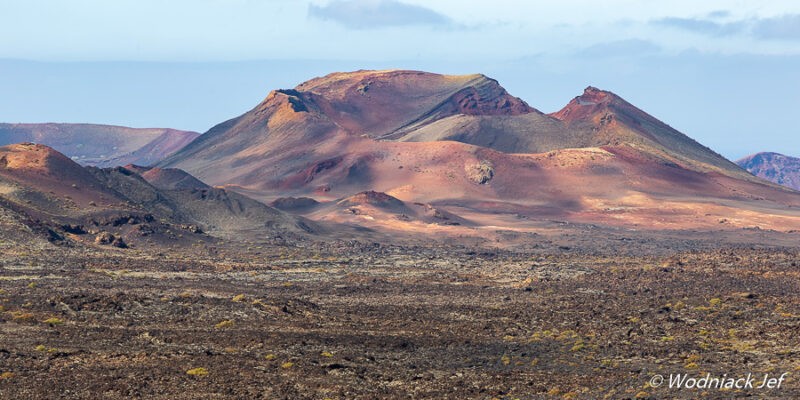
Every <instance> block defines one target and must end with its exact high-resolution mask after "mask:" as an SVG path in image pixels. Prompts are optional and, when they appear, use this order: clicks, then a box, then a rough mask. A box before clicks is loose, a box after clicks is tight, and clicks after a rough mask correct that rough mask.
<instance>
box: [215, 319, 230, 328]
mask: <svg viewBox="0 0 800 400" xmlns="http://www.w3.org/2000/svg"><path fill="white" fill-rule="evenodd" d="M232 326H233V321H232V320H229V319H226V320H224V321H221V322H219V323H218V324H216V325H214V328H217V329H223V328H230V327H232Z"/></svg>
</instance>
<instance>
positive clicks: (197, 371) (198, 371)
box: [186, 367, 208, 376]
mask: <svg viewBox="0 0 800 400" xmlns="http://www.w3.org/2000/svg"><path fill="white" fill-rule="evenodd" d="M186 373H187V374H188V375H191V376H206V375H208V370H207V369H205V368H203V367H198V368H192V369H190V370H188V371H186Z"/></svg>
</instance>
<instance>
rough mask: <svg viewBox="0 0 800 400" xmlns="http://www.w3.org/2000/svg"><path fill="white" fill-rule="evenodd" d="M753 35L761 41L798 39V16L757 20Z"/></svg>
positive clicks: (799, 19) (799, 37)
mask: <svg viewBox="0 0 800 400" xmlns="http://www.w3.org/2000/svg"><path fill="white" fill-rule="evenodd" d="M753 35H754V36H755V37H758V38H761V39H800V14H787V15H784V16H781V17H775V18H765V19H760V20H757V21H756V22H755V25H754V26H753Z"/></svg>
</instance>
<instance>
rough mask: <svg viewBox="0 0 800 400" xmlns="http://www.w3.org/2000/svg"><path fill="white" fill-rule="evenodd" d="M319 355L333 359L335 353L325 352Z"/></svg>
mask: <svg viewBox="0 0 800 400" xmlns="http://www.w3.org/2000/svg"><path fill="white" fill-rule="evenodd" d="M319 355H321V356H322V357H328V358H331V357H333V353H331V352H329V351H323V352H322V353H319Z"/></svg>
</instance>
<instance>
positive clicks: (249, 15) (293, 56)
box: [0, 0, 800, 158]
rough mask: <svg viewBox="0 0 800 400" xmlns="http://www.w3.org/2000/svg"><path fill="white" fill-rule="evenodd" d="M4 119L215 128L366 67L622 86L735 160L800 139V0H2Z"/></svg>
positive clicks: (535, 99)
mask: <svg viewBox="0 0 800 400" xmlns="http://www.w3.org/2000/svg"><path fill="white" fill-rule="evenodd" d="M0 18H2V23H0V93H3V94H4V95H3V96H0V121H2V122H44V121H56V122H97V123H113V124H119V125H131V126H140V127H142V126H168V127H175V128H180V129H193V130H198V131H201V132H202V131H205V130H207V129H208V128H210V127H211V126H212V125H213V124H215V123H218V122H221V121H223V120H225V119H227V118H230V117H233V116H236V115H238V114H240V113H242V112H244V111H246V110H248V109H249V108H251V107H252V106H254V105H255V104H256V103H257V102H258V101H260V100H261V99H262V98H263V97H264V96H266V94H267V92H268V91H269V90H270V89H273V88H278V87H281V88H285V87H292V86H295V85H296V84H298V83H300V82H301V81H303V80H306V79H309V78H311V77H313V76H316V75H321V74H325V73H328V72H332V71H338V70H350V69H359V68H411V69H421V70H429V71H432V72H440V73H474V72H481V73H485V74H487V75H489V76H492V77H494V78H496V79H498V80H499V81H500V83H501V84H503V85H504V86H505V87H506V88H507V89H508V90H509V91H510V92H511V93H512V94H514V95H517V96H519V97H522V98H523V99H524V100H526V101H527V102H528V103H530V104H531V105H532V106H534V107H536V108H539V109H541V110H542V111H545V112H551V111H555V110H557V109H558V108H560V107H561V106H562V105H563V104H565V103H567V102H568V101H569V100H570V99H571V98H572V97H574V96H576V95H578V94H579V93H580V92H581V91H582V89H583V88H584V87H585V86H587V85H594V86H598V87H601V88H604V89H608V90H611V91H614V92H616V93H618V94H620V95H622V96H623V97H625V98H626V99H628V100H629V101H631V102H632V103H634V104H636V105H638V106H640V107H641V108H643V109H644V110H645V111H648V112H650V113H651V114H653V115H655V116H656V117H658V118H660V119H662V120H664V121H665V122H667V123H669V124H671V125H672V126H674V127H676V128H678V129H679V130H681V131H683V132H684V133H686V134H688V135H690V136H692V137H694V138H696V139H697V140H699V141H700V142H702V143H704V144H706V145H708V146H710V147H711V148H713V149H715V150H717V151H719V152H720V153H722V154H723V155H725V156H727V157H729V158H737V157H740V156H743V155H745V154H748V153H751V152H755V151H761V150H772V151H778V152H783V153H787V154H792V155H800V135H798V132H797V129H796V128H795V125H796V124H795V123H794V121H793V120H794V113H795V110H796V109H797V106H798V105H800V72H798V71H800V2H795V1H769V2H766V1H744V0H735V1H730V0H726V1H721V0H706V1H703V2H697V1H687V0H677V1H669V2H664V1H651V0H640V1H633V0H606V1H602V2H600V1H596V0H591V1H589V0H581V1H561V2H558V4H555V2H549V1H548V2H545V1H529V0H494V1H491V2H471V1H463V0H461V1H458V0H440V1H417V0H402V1H397V0H334V1H321V0H320V1H316V0H315V1H300V0H274V1H265V0H224V1H223V0H192V1H188V0H171V1H154V0H115V1H108V0H24V1H23V0H0Z"/></svg>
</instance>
